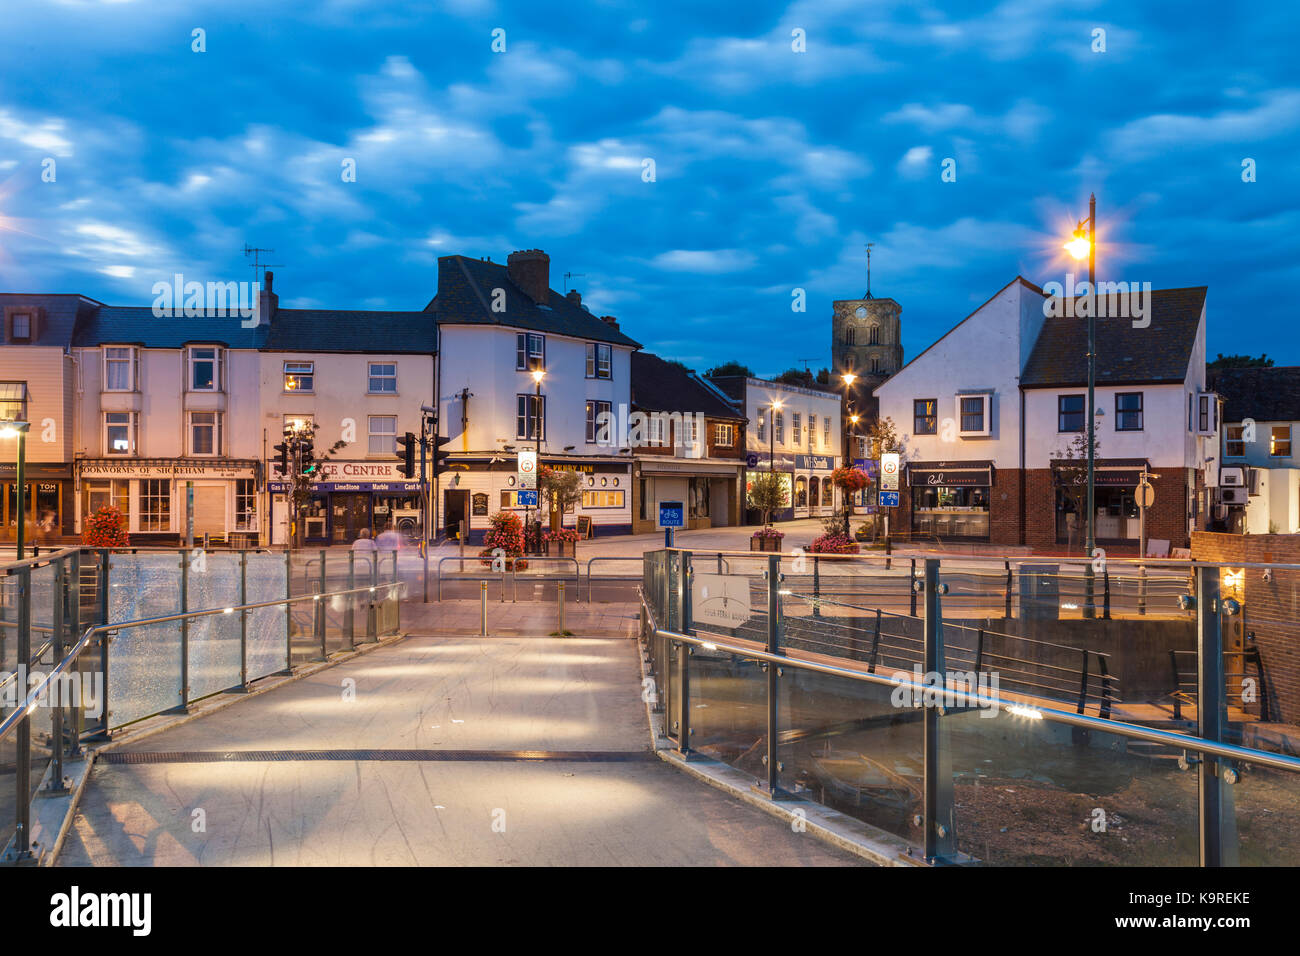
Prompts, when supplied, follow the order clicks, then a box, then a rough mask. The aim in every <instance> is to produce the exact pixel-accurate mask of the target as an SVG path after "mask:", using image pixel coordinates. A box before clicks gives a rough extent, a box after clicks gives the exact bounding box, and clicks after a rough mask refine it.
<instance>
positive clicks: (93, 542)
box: [81, 505, 131, 548]
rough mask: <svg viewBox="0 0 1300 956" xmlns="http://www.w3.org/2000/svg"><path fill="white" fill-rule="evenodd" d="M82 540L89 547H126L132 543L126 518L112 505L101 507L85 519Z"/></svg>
mask: <svg viewBox="0 0 1300 956" xmlns="http://www.w3.org/2000/svg"><path fill="white" fill-rule="evenodd" d="M85 525H86V526H85V528H84V529H83V531H82V533H81V538H82V541H83V542H84V543H85V545H86V546H87V547H89V548H125V547H128V546H129V545H130V544H131V539H130V537H129V536H128V535H127V533H126V519H125V518H124V517H123V516H122V512H120V511H118V510H117V509H116V508H114V507H113V506H112V505H108V506H106V507H103V508H100V509H99V510H98V511H96V512H95V513H94V514H93V515H91V516H90V517H88V518H87V519H86V521H85Z"/></svg>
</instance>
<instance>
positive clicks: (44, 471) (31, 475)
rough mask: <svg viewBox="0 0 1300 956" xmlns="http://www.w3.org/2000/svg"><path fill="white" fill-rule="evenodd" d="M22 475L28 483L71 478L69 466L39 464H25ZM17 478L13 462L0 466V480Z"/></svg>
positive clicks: (16, 467)
mask: <svg viewBox="0 0 1300 956" xmlns="http://www.w3.org/2000/svg"><path fill="white" fill-rule="evenodd" d="M23 475H24V477H25V478H26V479H27V480H28V481H36V480H37V479H38V478H71V477H72V466H71V465H47V464H44V463H39V462H31V461H29V462H27V463H26V464H25V465H24V467H23ZM17 477H18V466H17V465H15V464H14V463H13V462H8V463H5V464H0V478H2V479H7V480H9V481H12V480H14V479H15V478H17Z"/></svg>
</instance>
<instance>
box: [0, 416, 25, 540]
mask: <svg viewBox="0 0 1300 956" xmlns="http://www.w3.org/2000/svg"><path fill="white" fill-rule="evenodd" d="M29 428H31V424H30V423H29V422H14V421H4V422H0V438H17V439H18V457H17V462H16V464H15V467H14V472H15V473H14V478H15V479H16V480H17V484H18V489H17V491H18V541H17V544H18V552H17V560H19V561H21V560H22V559H23V545H24V544H25V543H26V542H25V541H24V540H23V538H24V532H25V531H26V528H25V526H24V523H23V519H24V518H25V517H26V514H27V430H28V429H29Z"/></svg>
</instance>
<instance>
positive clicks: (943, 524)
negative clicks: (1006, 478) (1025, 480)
mask: <svg viewBox="0 0 1300 956" xmlns="http://www.w3.org/2000/svg"><path fill="white" fill-rule="evenodd" d="M907 484H908V489H909V491H910V492H911V494H910V495H909V497H910V498H911V506H912V515H911V518H912V531H913V532H915V533H918V534H927V535H928V534H933V535H936V536H938V537H940V538H962V539H974V540H983V541H987V540H988V538H989V501H990V498H991V494H992V488H993V463H992V462H991V461H961V462H948V461H918V462H912V463H911V464H909V465H907Z"/></svg>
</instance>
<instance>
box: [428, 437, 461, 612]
mask: <svg viewBox="0 0 1300 956" xmlns="http://www.w3.org/2000/svg"><path fill="white" fill-rule="evenodd" d="M428 440H429V420H428V419H427V418H421V419H420V512H421V514H420V551H421V552H422V553H423V554H424V603H425V604H428V603H429V487H428V478H427V475H428V472H427V470H426V467H425V462H426V461H427V458H428V456H427V454H426V448H427V445H428ZM462 570H464V569H463V568H462Z"/></svg>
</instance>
